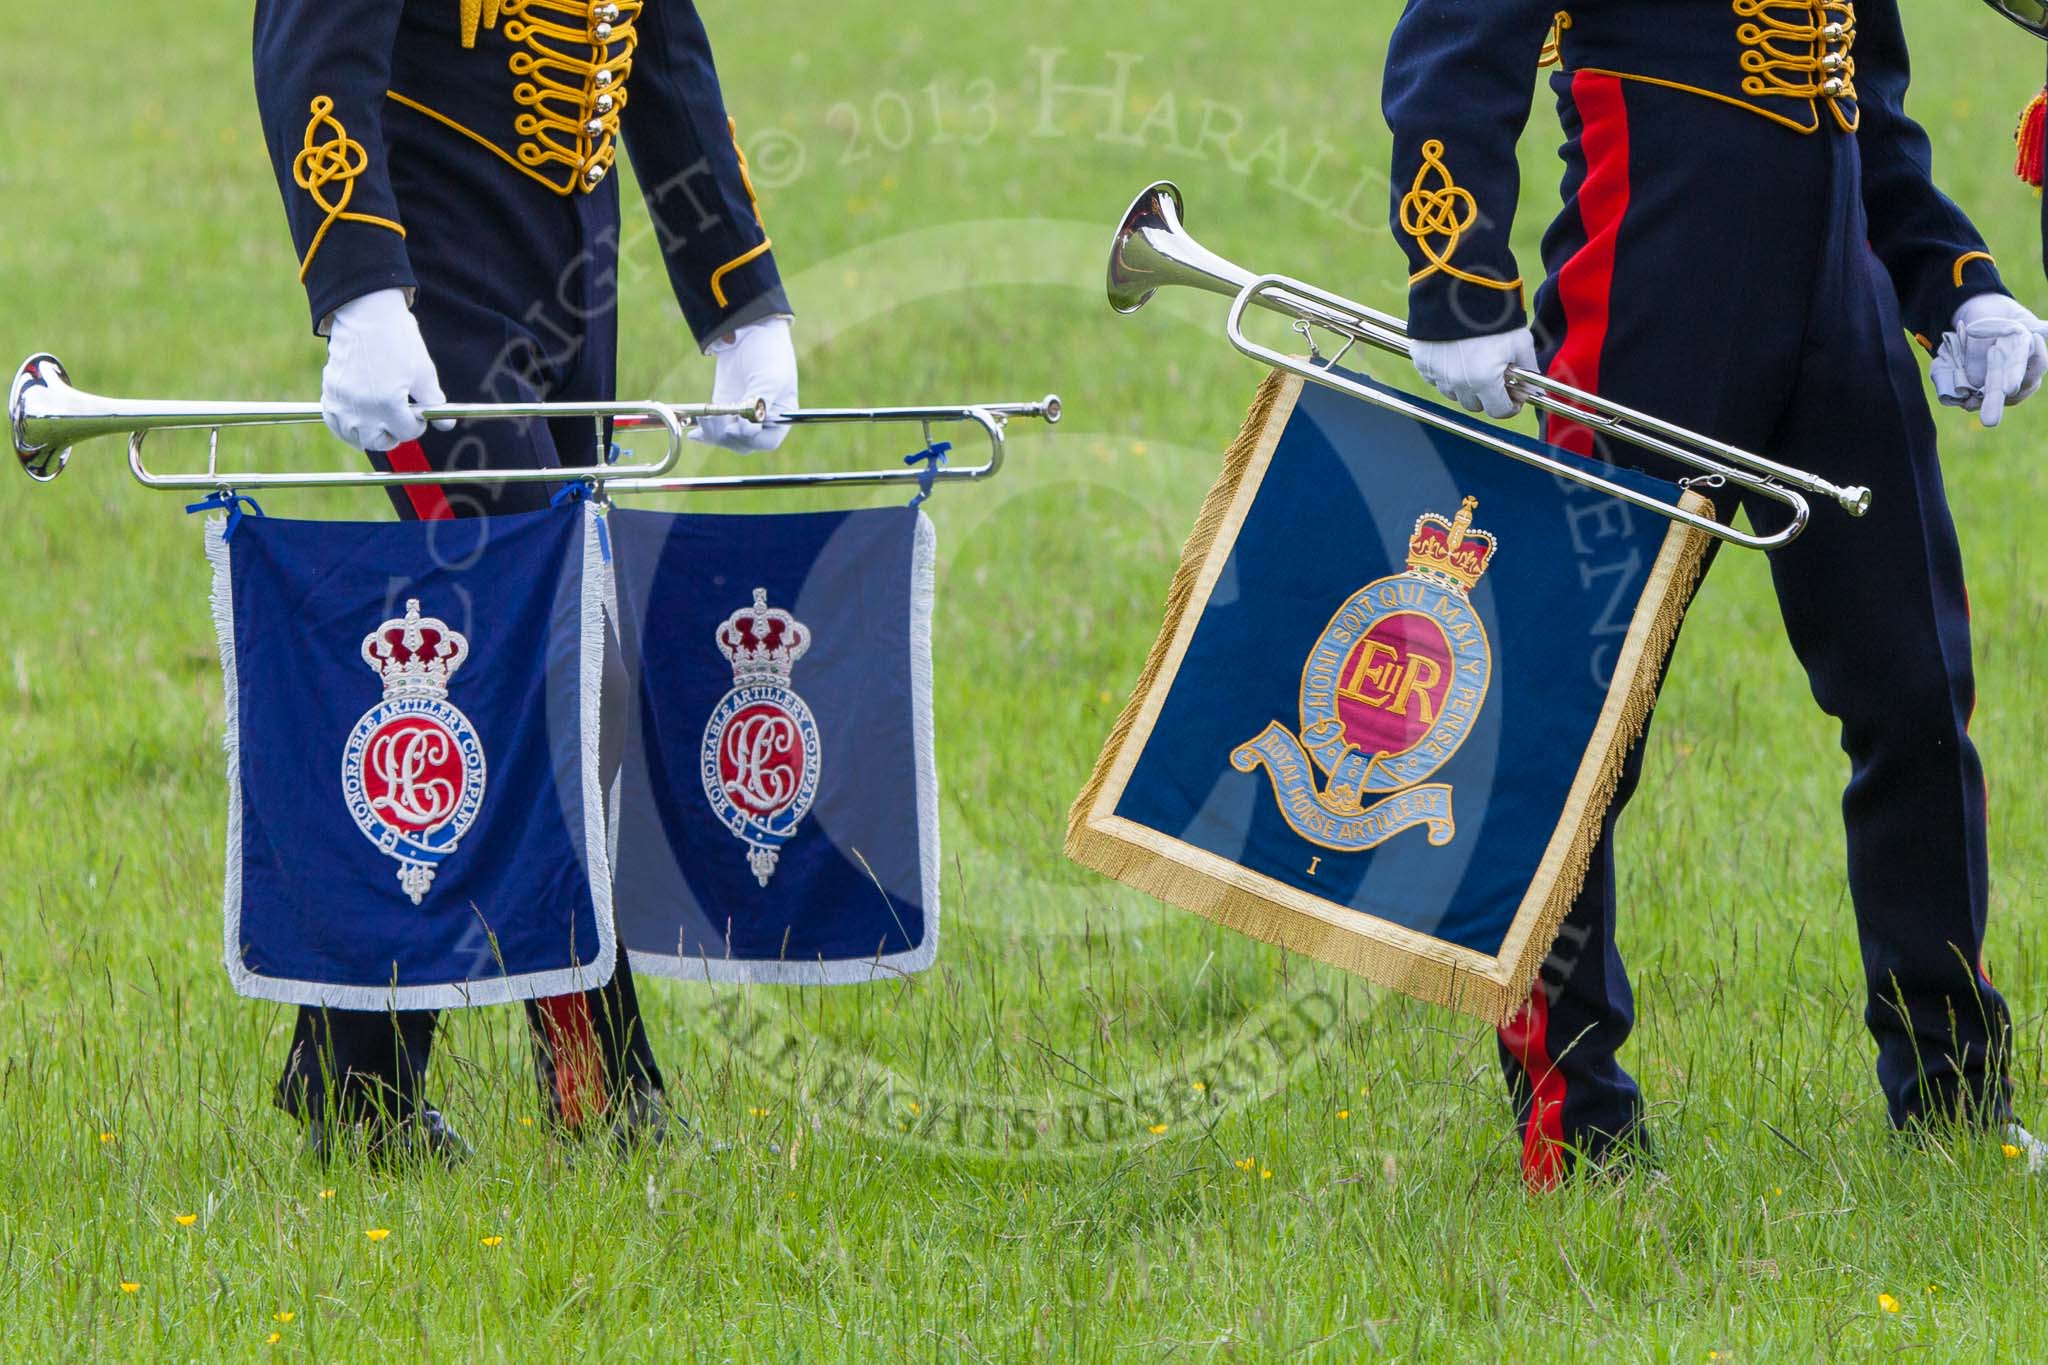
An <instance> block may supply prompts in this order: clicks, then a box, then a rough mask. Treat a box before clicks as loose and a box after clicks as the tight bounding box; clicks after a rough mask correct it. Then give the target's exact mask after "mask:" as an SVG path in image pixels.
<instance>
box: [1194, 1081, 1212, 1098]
mask: <svg viewBox="0 0 2048 1365" xmlns="http://www.w3.org/2000/svg"><path fill="white" fill-rule="evenodd" d="M1208 1088H1209V1083H1208V1082H1207V1081H1196V1082H1195V1093H1196V1094H1198V1095H1199V1094H1201V1093H1202V1092H1203V1091H1204V1090H1207V1089H1208Z"/></svg>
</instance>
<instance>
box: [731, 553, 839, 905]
mask: <svg viewBox="0 0 2048 1365" xmlns="http://www.w3.org/2000/svg"><path fill="white" fill-rule="evenodd" d="M716 638H717V642H718V649H719V652H720V653H721V654H723V655H725V658H726V662H728V663H730V664H731V665H732V690H731V691H729V692H727V693H726V694H725V696H724V697H723V698H722V699H721V700H720V701H719V703H718V705H717V706H716V707H715V708H713V710H712V712H711V719H710V720H709V721H708V722H707V723H706V724H705V726H704V744H703V748H702V750H701V756H702V768H703V777H704V795H705V796H706V798H708V799H709V800H710V802H711V810H712V813H713V814H715V815H716V816H717V817H718V821H719V823H720V824H722V825H724V826H725V828H726V829H727V830H728V831H729V832H730V833H731V834H732V835H733V837H734V838H737V839H739V840H740V841H741V842H743V843H745V844H746V846H747V865H748V867H749V868H750V869H751V870H752V871H753V874H754V878H755V880H756V881H758V882H759V883H760V884H761V885H762V886H766V885H768V879H769V878H770V877H772V876H774V875H775V865H776V863H777V862H778V861H779V860H780V858H781V856H782V848H783V845H785V844H787V843H788V842H789V841H790V840H791V839H792V838H794V837H795V836H796V833H797V828H798V826H799V825H801V824H802V823H803V818H804V816H805V815H806V814H808V813H809V811H810V809H811V803H812V802H813V801H814V800H816V799H817V794H818V775H819V772H820V762H821V752H820V748H819V743H818V722H817V719H816V718H815V717H814V716H812V714H811V708H810V707H809V706H808V705H806V704H805V702H804V699H803V698H802V697H800V696H798V695H797V694H796V691H795V689H794V687H793V686H792V685H791V677H792V673H793V670H794V669H795V667H796V662H797V660H799V659H801V658H802V657H803V656H804V655H805V654H806V653H808V652H809V650H810V648H811V631H810V627H808V626H806V625H804V624H803V622H801V621H799V620H797V619H796V618H795V617H793V616H791V615H790V614H789V613H788V612H786V611H783V610H782V609H781V608H779V607H770V606H769V605H768V590H767V589H766V588H756V589H754V601H753V605H751V606H747V607H742V608H740V609H739V610H738V611H736V612H734V613H733V614H732V615H731V616H729V617H727V618H726V621H725V624H724V625H722V626H720V627H719V628H718V631H717V637H716Z"/></svg>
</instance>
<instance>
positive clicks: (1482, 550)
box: [1408, 498, 1494, 592]
mask: <svg viewBox="0 0 2048 1365" xmlns="http://www.w3.org/2000/svg"><path fill="white" fill-rule="evenodd" d="M1478 506H1479V499H1477V498H1467V499H1465V500H1464V501H1463V502H1462V503H1460V504H1458V515H1457V516H1455V517H1453V518H1451V519H1450V520H1449V521H1446V520H1444V518H1443V517H1441V516H1439V515H1438V514H1437V513H1435V512H1424V513H1423V514H1422V515H1421V516H1419V517H1417V518H1416V519H1415V534H1414V535H1412V536H1410V537H1409V538H1408V568H1409V571H1410V572H1412V573H1414V574H1415V575H1416V576H1417V577H1419V578H1422V579H1425V580H1427V581H1429V582H1432V583H1440V584H1442V585H1443V586H1444V587H1447V588H1451V589H1454V590H1456V591H1458V592H1470V591H1471V590H1472V589H1473V588H1474V587H1476V586H1477V585H1478V583H1479V577H1480V575H1481V574H1484V573H1485V572H1486V566H1487V565H1489V564H1491V563H1492V562H1493V551H1494V540H1493V536H1492V534H1491V533H1490V532H1487V531H1475V530H1473V529H1472V512H1473V509H1475V508H1477V507H1478Z"/></svg>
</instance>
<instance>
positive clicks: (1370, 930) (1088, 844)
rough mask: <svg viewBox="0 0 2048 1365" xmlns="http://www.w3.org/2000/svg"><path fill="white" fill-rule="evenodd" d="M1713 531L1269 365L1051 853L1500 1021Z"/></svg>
mask: <svg viewBox="0 0 2048 1365" xmlns="http://www.w3.org/2000/svg"><path fill="white" fill-rule="evenodd" d="M1503 434H1504V435H1506V436H1508V438H1509V439H1515V440H1521V441H1524V442H1526V443H1527V445H1528V446H1529V448H1532V449H1534V448H1537V443H1536V442H1534V441H1532V440H1529V438H1526V437H1519V436H1516V435H1514V434H1513V433H1503ZM1544 449H1545V451H1546V453H1549V454H1551V455H1553V456H1554V457H1556V458H1560V459H1564V460H1566V461H1571V460H1572V459H1573V458H1574V457H1572V456H1570V455H1566V454H1563V453H1562V452H1558V451H1556V450H1554V449H1551V448H1547V447H1545V448H1544ZM1589 467H1590V466H1589ZM1601 472H1603V473H1605V474H1607V475H1608V476H1609V477H1611V478H1614V479H1616V480H1618V481H1620V482H1623V483H1625V484H1627V485H1628V486H1630V487H1631V488H1633V489H1635V490H1637V491H1640V492H1643V493H1646V494H1649V495H1652V496H1654V497H1656V498H1658V499H1659V500H1660V501H1663V502H1666V503H1669V504H1673V505H1676V504H1679V503H1680V501H1681V500H1682V499H1690V501H1689V502H1688V503H1687V504H1686V505H1688V506H1692V507H1694V508H1695V509H1703V508H1705V506H1706V504H1705V500H1704V499H1700V498H1697V497H1696V496H1694V495H1691V494H1686V493H1683V492H1681V490H1679V489H1678V488H1677V487H1675V486H1673V485H1670V484H1666V483H1662V482H1660V481H1659V480H1656V479H1653V478H1650V477H1648V476H1644V475H1639V474H1632V473H1629V472H1627V471H1614V470H1602V471H1601ZM1706 541H1707V538H1706V537H1705V536H1704V535H1703V534H1702V533H1700V532H1698V531H1695V530H1691V529H1688V528H1686V527H1683V526H1681V525H1679V524H1677V523H1674V522H1671V521H1669V520H1668V519H1666V518H1663V517H1660V516H1657V515H1655V514H1653V513H1650V512H1647V511H1644V510H1642V509H1640V508H1633V507H1631V506H1629V505H1628V504H1626V503H1624V502H1622V501H1620V500H1619V499H1616V498H1614V497H1613V496H1612V495H1610V494H1605V493H1601V492H1598V491H1596V490H1592V489H1588V488H1586V487H1584V486H1582V485H1579V484H1575V483H1571V482H1569V481H1564V480H1560V479H1557V478H1554V477H1553V476H1552V475H1551V474H1549V473H1546V472H1544V471H1542V470H1539V469H1536V468H1533V467H1530V466H1527V465H1524V464H1521V463H1519V462H1516V461H1512V460H1509V459H1506V458H1503V457H1502V456H1501V455H1499V454H1497V453H1494V452H1492V451H1489V450H1487V449H1485V448H1484V447H1481V446H1479V445H1478V444H1476V443H1474V442H1472V441H1469V440H1467V439H1466V438H1464V437H1461V436H1457V435H1454V434H1451V433H1448V432H1445V431H1442V430H1439V429H1437V428H1435V427H1431V426H1428V425H1425V424H1423V423H1420V422H1418V421H1415V420H1414V419H1412V418H1409V417H1405V416H1402V415H1399V414H1396V413H1393V412H1390V411H1387V410H1386V409H1383V408H1379V407H1376V406H1374V405H1372V404H1369V403H1366V402H1364V401H1362V400H1360V399H1357V398H1355V397H1352V396H1349V395H1346V394H1342V393H1339V392H1337V391H1334V390H1331V389H1328V388H1325V387H1322V386H1317V385H1305V383H1304V381H1303V380H1302V379H1301V378H1299V377H1291V376H1283V375H1279V374H1275V375H1273V376H1272V377H1270V378H1269V379H1268V381H1267V382H1266V384H1265V385H1264V386H1263V387H1262V388H1261V389H1260V391H1259V396H1258V399H1257V401H1256V402H1255V404H1254V406H1253V410H1252V413H1251V416H1250V417H1249V418H1248V419H1247V421H1246V425H1245V428H1244V431H1243V432H1242V433H1241V435H1240V436H1239V439H1238V441H1237V442H1236V444H1234V445H1233V446H1232V448H1231V450H1230V452H1229V454H1228V455H1227V457H1226V459H1225V465H1224V470H1223V474H1222V476H1221V478H1220V479H1219V480H1218V482H1217V484H1216V485H1215V487H1214V488H1213V489H1212V490H1211V492H1210V495H1209V498H1208V500H1207V502H1206V503H1205V504H1204V506H1203V509H1202V513H1201V517H1200V519H1199V521H1198V522H1197V525H1196V528H1195V531H1194V534H1193V535H1192V536H1191V537H1190V539H1189V541H1188V544H1187V547H1186V549H1185V551H1184V553H1183V557H1182V561H1181V565H1180V570H1179V572H1178V574H1177V575H1176V577H1175V579H1174V583H1173V588H1172V592H1171V595H1170V597H1169V601H1168V609H1167V617H1166V621H1165V624H1164V627H1163V628H1162V630H1161V633H1160V635H1159V637H1158V639H1157V641H1156V642H1155V643H1154V646H1153V649H1152V653H1151V656H1150V659H1149V660H1148V662H1147V665H1146V669H1145V672H1144V675H1143V677H1142V678H1141V680H1140V682H1139V685H1138V687H1137V689H1136V691H1135V692H1134V693H1133V695H1132V697H1131V700H1130V702H1129V704H1128V706H1127V707H1126V708H1125V709H1124V712H1123V714H1122V716H1121V717H1120V718H1119V720H1118V722H1117V725H1116V728H1115V730H1114V731H1113V732H1112V734H1111V736H1110V739H1109V741H1108V743H1107V745H1106V746H1105V748H1104V750H1103V753H1102V756H1101V758H1100V760H1099V761H1098V763H1097V766H1096V769H1095V772H1094V775H1093V777H1092V778H1091V780H1090V783H1089V785H1088V787H1087V788H1086V790H1084V791H1083V792H1082V794H1081V797H1080V799H1079V800H1078V801H1077V802H1076V803H1075V806H1074V809H1073V812H1072V815H1071V818H1070V823H1069V830H1068V840H1067V849H1068V854H1069V856H1071V857H1073V858H1074V859H1076V860H1077V861H1079V862H1081V863H1084V864H1086V865H1088V866H1090V867H1093V868H1095V869H1097V870H1099V871H1102V872H1104V873H1106V874H1108V875H1110V876H1112V877H1115V878H1118V879H1120V880H1122V881H1125V882H1128V883H1130V884H1131V885H1133V886H1135V887H1138V888H1140V889H1142V890H1145V891H1148V892H1150V893H1152V894H1154V895H1157V896H1159V897H1160V898H1162V899H1164V900H1167V901H1169V902H1172V903H1174V904H1176V905H1179V906H1181V907H1183V908H1185V909H1190V910H1194V911H1196V912H1198V913H1201V914H1204V915H1207V916H1209V917H1210V918H1213V919H1216V920H1219V921H1221V922H1223V923H1225V924H1228V925H1230V926H1231V927H1233V928H1237V929H1240V930H1242V931H1244V932H1246V933H1249V934H1252V935H1254V936H1256V937H1259V938H1263V939H1265V940H1267V941H1269V942H1273V943H1278V944H1281V945H1283V946H1285V947H1289V948H1292V949H1294V950H1296V951H1300V952H1304V953H1307V954H1309V955H1310V956H1314V957H1317V958H1320V959H1322V960H1325V961H1328V962H1331V963H1333V964H1335V965H1337V966H1340V967H1344V968H1346V969H1348V970H1351V971H1353V972H1356V973H1358V974H1360V975H1362V976H1365V977H1367V978H1369V979H1371V980H1375V981H1378V982H1380V983H1382V984H1384V985H1389V986H1392V987H1395V988H1396V989H1400V990H1403V991H1406V992H1408V993H1410V994H1413V995H1417V996H1420V997H1422V998H1424V999H1428V1000H1432V1001H1435V1002H1436V1003H1439V1004H1444V1005H1448V1006H1451V1007H1453V1008H1456V1009H1460V1010H1464V1011H1466V1012H1468V1013H1473V1014H1476V1015H1480V1016H1483V1017H1486V1018H1489V1019H1494V1020H1498V1019H1501V1018H1504V1017H1505V1016H1506V1015H1507V1014H1508V1013H1510V1012H1512V1010H1513V1009H1514V1008H1516V1007H1517V1006H1518V1005H1519V1004H1520V1003H1521V1001H1522V999H1523V998H1524V997H1525V996H1526V994H1527V992H1528V989H1529V984H1530V982H1531V981H1532V980H1533V978H1534V976H1535V973H1536V969H1537V967H1538V965H1539V963H1540V961H1541V959H1542V957H1543V955H1544V954H1545V953H1546V952H1548V950H1549V947H1550V943H1551V940H1552V939H1553V938H1554V936H1555V934H1556V932H1557V928H1558V925H1559V923H1560V922H1561V921H1562V919H1563V916H1564V913H1565V911H1566V909H1567V908H1568V907H1569V904H1570V901H1571V899H1572V897H1573V896H1574V895H1576V893H1577V890H1578V887H1579V884H1580V881H1581V880H1582V878H1583V877H1584V875H1585V869H1586V865H1587V862H1588V859H1589V857H1590V854H1591V851H1592V846H1593V842H1594V839H1595V837H1596V836H1597V835H1598V832H1599V828H1600V824H1601V819H1602V816H1603V814H1604V812H1605V809H1606V806H1607V803H1608V801H1609V799H1610V798H1611V796H1612V793H1613V790H1614V784H1615V781H1616V779H1617V777H1618V775H1619V772H1620V768H1621V764H1622V762H1623V760H1624V758H1625V757H1626V755H1627V752H1628V749H1629V747H1630V746H1631V744H1632V743H1633V742H1634V740H1635V738H1636V736H1637V735H1638V734H1639V733H1640V731H1641V728H1642V725H1643V723H1644V720H1645V718H1646V717H1647V715H1648V712H1649V708H1650V704H1651V702H1652V700H1653V699H1654V697H1655V692H1656V687H1657V682H1658V679H1659V678H1660V676H1661V672H1662V668H1663V664H1664V660H1665V658H1666V656H1667V654H1668V652H1669V650H1670V647H1671V644H1672V641H1673V640H1674V639H1675V637H1676V634H1677V630H1678V625H1679V622H1680V620H1681V618H1682V616H1683V613H1684V609H1685V606H1686V603H1687V601H1688V600H1689V598H1690V594H1691V590H1692V587H1693V585H1694V583H1695V582H1696V581H1697V577H1698V574H1699V570H1700V564H1701V562H1702V556H1703V552H1704V548H1705V545H1706Z"/></svg>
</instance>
